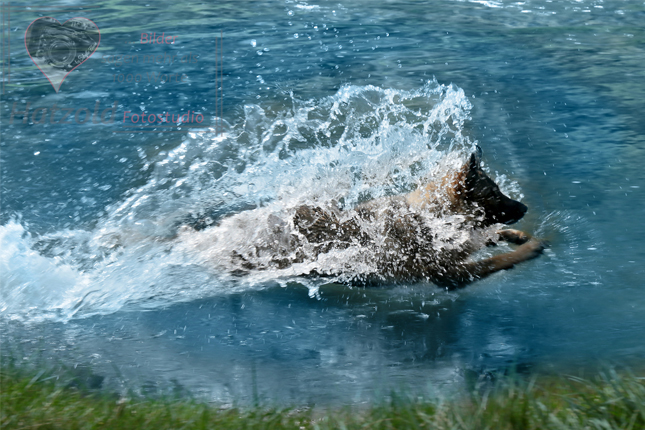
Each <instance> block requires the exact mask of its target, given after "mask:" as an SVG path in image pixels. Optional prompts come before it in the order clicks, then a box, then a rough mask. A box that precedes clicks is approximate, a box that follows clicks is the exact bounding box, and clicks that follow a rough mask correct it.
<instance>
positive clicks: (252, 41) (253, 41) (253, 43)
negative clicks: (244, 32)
mask: <svg viewBox="0 0 645 430" xmlns="http://www.w3.org/2000/svg"><path fill="white" fill-rule="evenodd" d="M256 44H257V43H256V42H255V39H253V40H251V46H252V47H254V48H255V45H256Z"/></svg>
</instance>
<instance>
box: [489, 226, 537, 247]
mask: <svg viewBox="0 0 645 430" xmlns="http://www.w3.org/2000/svg"><path fill="white" fill-rule="evenodd" d="M497 234H498V235H499V237H500V239H501V240H504V241H506V242H508V243H514V244H516V245H522V244H524V243H526V242H528V241H529V240H531V236H530V235H528V234H526V233H524V232H523V231H519V230H513V229H511V228H509V229H506V230H499V231H498V232H497Z"/></svg>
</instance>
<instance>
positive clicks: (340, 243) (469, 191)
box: [293, 155, 545, 289]
mask: <svg viewBox="0 0 645 430" xmlns="http://www.w3.org/2000/svg"><path fill="white" fill-rule="evenodd" d="M524 212H526V206H524V205H522V204H521V203H519V202H516V201H514V200H512V199H509V198H508V197H507V196H505V195H503V194H502V193H501V191H500V190H499V187H497V185H496V184H495V183H494V182H493V181H492V180H491V179H490V178H489V177H488V176H486V174H485V173H484V172H483V171H482V170H481V168H480V166H479V160H478V159H477V158H476V157H475V156H474V155H473V156H471V158H470V160H469V161H468V162H467V163H466V164H465V165H464V167H463V168H462V169H461V170H460V171H458V172H456V173H455V174H449V175H446V176H445V177H443V178H441V179H439V180H437V181H434V182H430V183H428V184H426V185H423V186H421V187H419V188H418V189H417V190H416V191H414V192H412V193H410V194H408V195H406V196H400V197H387V198H381V199H377V200H372V201H369V202H366V203H363V204H360V205H358V206H357V207H355V208H354V209H351V210H349V211H343V212H341V211H338V210H334V209H322V208H319V207H312V206H301V207H299V208H298V209H297V210H296V213H295V215H294V218H293V222H294V226H295V228H296V230H297V231H298V232H299V233H300V235H302V236H303V237H304V240H306V241H307V242H308V243H309V244H313V245H314V246H315V247H314V254H315V255H320V254H323V253H326V252H329V251H330V250H333V249H345V248H347V247H349V246H352V245H353V244H360V245H361V246H364V247H372V248H374V250H375V252H374V253H373V259H374V263H375V264H376V265H377V266H378V267H379V271H378V273H375V274H373V275H370V276H368V277H360V276H359V277H357V279H355V280H357V281H359V282H368V283H369V282H372V281H385V282H392V281H416V280H422V279H426V280H429V281H432V282H434V283H437V284H439V285H441V286H445V287H447V288H451V289H452V288H459V287H463V286H465V285H467V284H468V283H470V282H472V281H474V280H477V279H482V278H485V277H486V276H489V275H490V274H492V273H495V272H498V271H500V270H507V269H510V268H512V267H514V266H515V265H516V264H519V263H521V262H523V261H526V260H529V259H532V258H536V257H537V256H539V255H540V253H541V252H542V250H543V249H544V248H545V243H544V242H541V241H539V240H536V239H533V238H531V236H530V235H528V234H526V233H523V232H520V231H517V230H501V231H499V232H497V237H495V238H493V241H492V242H496V241H500V240H502V241H506V242H509V243H512V244H517V245H519V247H518V248H517V249H516V250H514V251H512V252H509V253H506V254H502V255H497V256H494V257H491V258H487V259H484V260H481V261H476V262H475V261H468V257H469V255H470V254H472V253H473V252H474V251H476V250H477V249H479V248H481V246H483V245H484V243H485V242H483V241H477V240H475V238H476V237H477V234H478V233H477V232H479V231H483V230H484V229H486V228H487V227H489V226H491V225H495V224H498V223H506V222H509V223H510V222H514V221H517V220H518V219H519V218H521V217H522V216H523V215H524ZM428 215H431V216H432V217H434V218H433V219H435V220H436V219H440V220H441V219H446V220H448V221H446V222H448V223H449V224H450V225H451V226H452V228H456V231H457V232H459V231H462V232H463V234H465V235H468V237H470V238H471V239H469V240H467V241H465V242H463V243H458V244H456V245H454V246H452V244H451V240H452V239H448V241H447V242H445V243H443V242H439V241H438V240H436V239H433V238H435V237H437V236H438V235H440V234H441V232H438V231H436V229H435V230H433V227H432V225H431V224H430V223H429V222H428V217H427V216H428ZM455 216H457V217H456V218H455ZM454 219H456V220H460V221H453V220H454ZM455 222H458V225H456V226H455V225H454V224H455ZM374 225H377V226H378V228H377V229H374V228H371V227H373V226H374ZM447 225H448V224H447ZM479 234H481V233H479ZM439 245H441V246H439Z"/></svg>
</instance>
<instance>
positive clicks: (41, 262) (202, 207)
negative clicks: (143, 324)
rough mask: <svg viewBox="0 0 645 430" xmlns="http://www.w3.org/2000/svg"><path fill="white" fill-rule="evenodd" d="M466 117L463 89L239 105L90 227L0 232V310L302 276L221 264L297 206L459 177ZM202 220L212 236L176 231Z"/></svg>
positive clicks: (167, 295) (49, 312) (59, 311)
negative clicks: (233, 117) (446, 174)
mask: <svg viewBox="0 0 645 430" xmlns="http://www.w3.org/2000/svg"><path fill="white" fill-rule="evenodd" d="M470 108H471V105H470V103H469V101H468V99H467V98H466V97H465V95H464V93H463V91H462V90H461V89H459V88H457V87H454V86H452V85H450V86H446V85H440V84H438V83H437V82H435V81H431V82H428V83H426V84H425V85H424V86H423V87H422V88H420V89H418V90H413V91H402V90H394V89H381V88H378V87H374V86H364V87H357V86H345V87H342V88H341V89H340V90H339V91H338V92H337V93H336V94H335V95H333V96H329V97H325V98H322V99H314V100H305V101H303V100H298V99H297V98H296V97H294V96H293V95H289V96H288V97H286V99H285V103H284V104H281V105H275V106H264V107H260V106H256V105H249V106H245V108H244V117H243V118H242V119H240V121H239V122H238V123H236V124H234V125H230V126H228V127H227V129H226V132H225V133H223V134H219V135H218V134H215V133H214V132H212V133H196V132H191V131H189V132H188V133H187V136H186V138H185V139H184V141H183V142H182V143H181V144H180V145H179V146H178V147H176V148H175V149H174V150H172V151H170V152H168V153H163V152H162V153H160V154H158V155H157V156H156V157H155V158H153V159H150V160H148V163H149V167H150V171H151V172H152V173H151V174H150V177H149V179H148V181H147V183H146V184H145V185H143V186H141V187H139V188H136V189H132V190H130V191H129V192H128V193H127V195H126V196H125V197H124V199H123V200H122V201H121V202H120V203H119V204H117V205H114V206H112V207H109V208H107V211H106V212H107V213H108V215H107V216H106V217H105V218H104V219H102V220H99V222H98V223H97V225H96V227H95V228H94V229H92V230H91V231H86V230H73V229H72V230H62V231H59V232H56V233H54V234H48V235H45V236H40V237H32V236H31V235H30V233H29V232H28V231H27V230H28V229H27V230H26V229H25V228H24V227H23V226H21V225H19V224H18V223H16V222H11V223H9V224H7V225H4V226H1V227H0V229H1V234H0V238H1V241H2V253H1V254H0V258H1V260H0V264H1V265H2V266H3V271H2V273H3V274H2V280H1V282H2V297H1V300H2V301H1V307H0V309H1V311H2V313H3V314H4V315H5V316H9V317H14V318H21V319H22V318H26V319H39V318H51V317H53V318H60V319H68V318H70V317H72V316H75V315H76V316H83V315H90V314H95V313H110V312H114V311H116V310H118V309H121V308H122V307H124V306H126V305H130V304H134V305H137V306H157V305H160V304H167V303H172V302H176V301H180V300H192V299H196V298H199V297H204V296H211V295H214V294H226V293H228V292H231V291H239V290H240V289H245V288H262V286H264V285H267V283H268V282H274V281H278V282H283V281H287V280H289V279H291V278H292V277H294V276H297V275H298V274H299V273H302V272H306V270H308V268H306V267H302V266H300V267H292V268H289V269H286V270H284V271H282V272H280V273H275V272H266V271H265V272H258V273H254V274H253V275H252V276H245V277H235V276H233V274H231V273H230V270H228V269H230V268H231V267H229V266H227V265H226V264H225V263H222V262H223V261H224V260H223V259H221V258H219V256H221V254H222V252H224V251H226V252H228V251H234V250H236V249H242V248H243V247H244V246H246V245H248V244H249V243H252V242H253V241H256V242H257V241H258V240H264V239H265V237H264V236H262V235H263V234H264V233H265V232H266V231H267V229H268V230H271V229H274V230H275V228H276V226H277V228H278V229H279V228H280V226H281V224H280V223H281V222H282V221H280V220H281V219H282V218H283V216H284V215H285V213H286V212H288V211H289V210H291V209H293V208H294V207H296V206H297V205H299V204H306V203H315V204H323V205H325V204H329V202H336V204H338V205H341V206H344V207H352V206H354V205H355V204H357V203H359V202H361V201H365V200H368V199H371V198H378V197H381V196H385V195H394V194H401V193H404V192H408V191H410V190H412V189H414V187H415V186H416V185H417V184H418V183H419V181H420V180H421V179H422V178H426V177H428V176H430V175H432V173H433V172H436V171H437V170H438V169H439V170H441V169H443V170H444V171H445V170H447V169H454V168H456V167H458V166H459V165H460V163H462V162H463V159H464V157H463V156H464V154H466V153H468V152H469V151H471V150H472V149H473V146H474V142H472V141H471V140H470V139H469V138H468V137H467V135H466V133H465V131H464V123H465V121H467V120H468V119H469V110H470ZM509 186H511V187H512V186H513V184H510V185H509ZM245 211H246V212H245ZM236 213H237V214H238V215H237V216H236V217H234V218H230V217H229V218H226V217H227V216H230V215H232V214H236ZM223 219H224V220H225V221H222V220H223ZM195 220H200V222H203V223H205V225H213V226H214V227H211V228H209V229H206V230H204V231H202V232H191V233H186V232H183V233H180V232H181V231H182V230H181V226H182V224H185V223H187V222H194V221H195ZM346 252H354V253H359V254H360V252H361V250H360V249H353V250H350V251H346ZM325 258H327V259H330V260H329V261H325V260H324V258H323V259H322V260H320V259H319V261H317V262H316V263H315V264H318V265H321V264H322V265H325V264H327V265H333V264H341V262H342V261H347V255H344V254H342V253H341V254H335V255H330V256H327V257H325ZM332 260H333V261H332ZM363 261H368V260H365V259H364V260H363ZM303 264H311V262H309V263H303ZM366 264H367V263H366ZM309 269H310V268H309ZM356 270H359V271H360V270H366V271H369V270H371V268H370V267H365V268H363V269H361V268H356ZM316 286H317V285H314V284H311V288H312V289H315V288H316Z"/></svg>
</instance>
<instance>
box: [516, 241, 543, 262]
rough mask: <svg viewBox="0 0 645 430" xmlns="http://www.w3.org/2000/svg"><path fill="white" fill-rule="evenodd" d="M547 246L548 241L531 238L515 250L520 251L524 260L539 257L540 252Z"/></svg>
mask: <svg viewBox="0 0 645 430" xmlns="http://www.w3.org/2000/svg"><path fill="white" fill-rule="evenodd" d="M548 247H549V243H548V242H547V241H545V240H539V239H535V238H532V239H530V240H529V241H528V242H526V243H525V244H524V245H522V246H520V247H519V248H518V249H517V250H518V251H519V252H520V254H521V255H522V257H523V259H524V260H531V259H533V258H537V257H539V256H540V254H542V252H543V251H544V250H545V249H546V248H548Z"/></svg>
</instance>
